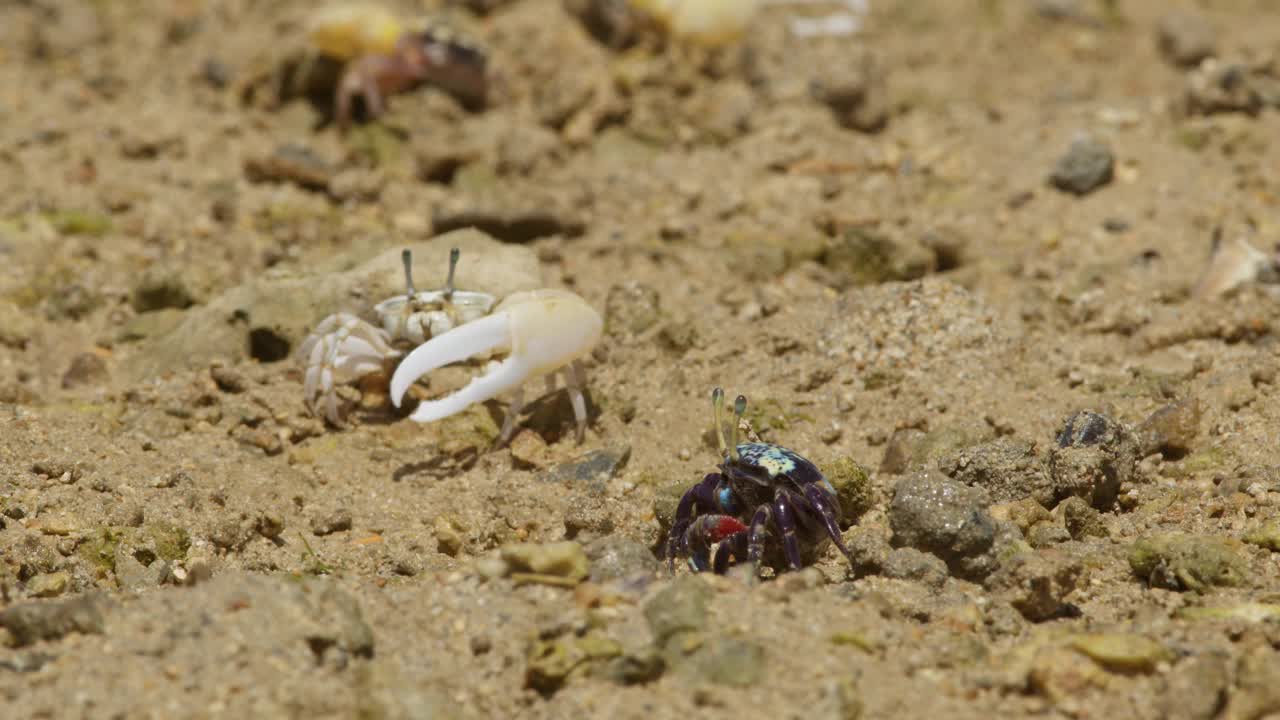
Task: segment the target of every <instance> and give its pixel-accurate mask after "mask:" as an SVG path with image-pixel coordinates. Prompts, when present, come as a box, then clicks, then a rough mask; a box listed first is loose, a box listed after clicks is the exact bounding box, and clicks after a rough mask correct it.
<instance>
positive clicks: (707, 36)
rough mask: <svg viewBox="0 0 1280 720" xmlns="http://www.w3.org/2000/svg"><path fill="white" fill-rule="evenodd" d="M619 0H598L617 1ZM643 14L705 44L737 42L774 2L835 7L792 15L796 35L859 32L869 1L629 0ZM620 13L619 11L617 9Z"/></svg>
mask: <svg viewBox="0 0 1280 720" xmlns="http://www.w3.org/2000/svg"><path fill="white" fill-rule="evenodd" d="M618 1H619V0H597V2H604V3H617V2H618ZM628 1H629V4H630V6H631V7H632V8H633V9H634V10H636V11H638V12H639V13H640V14H641V16H643V17H645V18H648V19H649V20H650V21H651V22H653V23H654V24H656V25H657V26H658V27H659V28H660V29H661V30H662V31H663V32H664V33H666V34H668V35H670V36H672V37H674V38H677V39H679V40H682V41H685V42H690V43H693V44H696V45H702V46H705V47H718V46H724V45H728V44H731V43H734V42H737V41H738V40H740V39H741V38H742V36H743V35H744V34H745V33H746V31H747V28H748V27H749V26H750V25H751V23H752V21H753V20H754V19H755V17H756V15H757V14H758V13H759V12H760V10H761V9H762V8H765V7H768V6H774V5H787V6H792V7H799V6H816V7H819V8H827V9H830V8H833V7H834V8H836V10H835V11H834V12H831V13H829V14H826V15H821V16H818V17H803V16H802V17H792V18H789V24H790V28H791V32H792V34H793V35H795V36H797V37H802V38H808V37H820V36H843V35H852V34H854V33H857V32H858V31H859V30H860V29H861V27H862V19H863V16H865V15H866V14H867V12H868V2H869V0H628ZM615 12H617V11H615Z"/></svg>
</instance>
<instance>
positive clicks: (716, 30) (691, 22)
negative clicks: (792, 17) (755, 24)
mask: <svg viewBox="0 0 1280 720" xmlns="http://www.w3.org/2000/svg"><path fill="white" fill-rule="evenodd" d="M631 4H632V5H633V6H634V7H635V8H637V9H639V10H641V11H642V12H645V13H647V14H649V15H651V16H652V17H653V18H654V20H656V21H657V22H658V23H659V24H660V25H662V27H663V28H664V29H665V30H666V31H667V32H668V33H670V34H671V35H673V36H675V37H676V38H679V39H681V40H687V41H690V42H694V43H698V44H700V45H707V46H716V45H726V44H728V43H732V42H734V41H736V40H738V38H740V37H742V34H743V32H744V31H745V30H746V29H747V26H748V25H749V24H750V23H751V19H752V17H754V16H755V14H756V11H757V10H759V9H760V4H761V3H760V0H631Z"/></svg>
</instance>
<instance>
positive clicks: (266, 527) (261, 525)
mask: <svg viewBox="0 0 1280 720" xmlns="http://www.w3.org/2000/svg"><path fill="white" fill-rule="evenodd" d="M253 529H254V530H256V531H257V532H258V534H259V535H261V536H262V537H264V538H267V539H268V540H277V539H279V538H280V535H281V533H283V532H284V518H283V517H281V516H280V514H279V513H275V512H271V511H267V510H264V511H262V512H260V513H259V514H258V518H257V519H256V520H254V522H253Z"/></svg>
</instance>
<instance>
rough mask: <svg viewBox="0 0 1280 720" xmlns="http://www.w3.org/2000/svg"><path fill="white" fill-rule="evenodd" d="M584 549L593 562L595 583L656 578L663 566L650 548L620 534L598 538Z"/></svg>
mask: <svg viewBox="0 0 1280 720" xmlns="http://www.w3.org/2000/svg"><path fill="white" fill-rule="evenodd" d="M585 550H586V553H587V558H588V559H589V560H590V561H591V581H592V582H597V583H603V582H607V581H609V580H628V579H633V578H638V577H653V576H654V574H655V573H657V572H658V570H659V569H660V568H661V564H660V563H659V562H658V561H657V559H655V558H654V557H653V552H652V551H651V550H650V549H649V548H648V547H646V546H645V545H643V544H641V543H638V542H636V541H634V540H628V539H627V538H625V537H622V536H619V535H606V536H604V537H601V538H598V539H596V540H594V541H592V542H591V543H589V544H588V545H587V546H586V548H585Z"/></svg>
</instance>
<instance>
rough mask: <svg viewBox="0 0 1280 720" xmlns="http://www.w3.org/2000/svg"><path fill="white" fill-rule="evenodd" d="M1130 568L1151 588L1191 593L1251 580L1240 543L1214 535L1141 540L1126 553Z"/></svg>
mask: <svg viewBox="0 0 1280 720" xmlns="http://www.w3.org/2000/svg"><path fill="white" fill-rule="evenodd" d="M1129 567H1130V568H1132V569H1133V572H1134V574H1135V575H1137V576H1138V577H1139V578H1142V579H1143V580H1146V581H1147V582H1148V583H1149V584H1151V585H1152V586H1154V587H1163V588H1168V589H1170V590H1191V591H1194V592H1204V591H1207V590H1209V589H1211V588H1213V587H1234V586H1239V585H1244V584H1246V583H1247V581H1248V579H1249V577H1250V571H1249V561H1248V558H1247V557H1246V556H1245V555H1244V554H1243V545H1242V544H1241V543H1240V541H1238V540H1235V539H1233V538H1224V537H1219V536H1215V535H1187V534H1184V533H1164V534H1160V535H1152V536H1150V537H1146V538H1142V539H1141V540H1139V541H1138V542H1136V543H1134V544H1133V547H1132V548H1131V549H1130V550H1129Z"/></svg>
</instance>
